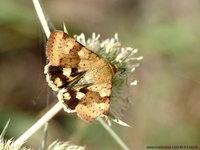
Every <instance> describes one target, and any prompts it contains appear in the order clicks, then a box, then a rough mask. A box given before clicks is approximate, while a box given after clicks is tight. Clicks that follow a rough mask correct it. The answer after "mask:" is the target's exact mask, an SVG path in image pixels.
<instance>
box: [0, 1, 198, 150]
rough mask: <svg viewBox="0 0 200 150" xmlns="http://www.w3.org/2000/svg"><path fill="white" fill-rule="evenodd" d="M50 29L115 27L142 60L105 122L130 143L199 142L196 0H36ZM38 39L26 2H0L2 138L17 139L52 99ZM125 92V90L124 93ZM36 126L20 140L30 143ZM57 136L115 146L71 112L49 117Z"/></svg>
mask: <svg viewBox="0 0 200 150" xmlns="http://www.w3.org/2000/svg"><path fill="white" fill-rule="evenodd" d="M43 6H44V7H45V10H46V13H47V14H48V16H49V19H50V20H51V22H52V23H53V24H54V26H55V27H56V28H57V29H62V23H63V22H65V24H66V27H67V28H68V31H69V33H70V34H71V35H73V34H80V33H81V32H84V33H85V34H86V35H87V36H91V34H92V32H96V33H100V34H101V38H102V39H104V38H108V37H112V36H113V35H114V33H116V32H117V33H119V38H120V40H121V42H122V44H123V45H124V46H131V47H134V48H138V49H139V53H138V54H137V55H138V56H140V55H143V56H144V59H143V60H142V61H141V63H140V67H139V68H137V69H136V71H135V72H134V73H133V74H131V75H130V79H132V80H134V79H137V80H138V85H137V86H134V87H129V88H128V89H129V95H130V96H129V100H130V101H131V103H132V104H131V105H130V106H129V107H128V108H127V110H126V111H124V116H123V117H122V120H124V121H125V122H127V123H129V124H130V125H131V126H132V128H126V127H121V126H119V125H116V124H113V128H114V130H115V131H116V132H117V133H118V134H119V135H120V137H121V138H122V139H123V140H124V141H125V143H127V145H128V146H129V147H130V149H131V150H143V149H146V146H149V145H158V146H159V145H168V146H169V145H197V146H199V148H200V79H199V77H200V58H199V57H200V44H199V43H200V42H199V39H200V31H199V29H200V28H199V27H200V19H199V17H200V1H198V0H167V1H166V0H165V1H164V0H148V1H147V0H110V1H107V0H101V1H97V0H84V1H83V0H82V1H81V0H49V1H43ZM44 47H45V38H44V34H43V31H42V29H41V26H40V23H39V21H38V18H37V16H36V13H35V10H34V7H33V4H32V2H31V1H27V0H17V1H16V0H1V1H0V72H1V73H0V129H1V130H2V129H3V127H4V125H5V124H6V122H7V120H8V119H9V118H10V120H11V122H10V125H9V128H8V130H7V134H6V138H12V137H14V138H17V137H19V136H20V135H21V134H22V133H23V132H24V131H25V130H26V129H28V128H29V127H30V126H31V125H32V124H33V123H34V122H35V121H36V119H37V118H39V116H41V115H42V113H43V112H44V111H45V108H46V106H47V105H48V103H53V102H55V101H56V98H55V94H51V95H52V96H51V98H50V101H47V99H48V98H47V96H46V95H47V92H50V93H51V90H49V89H48V88H47V84H46V81H45V77H44V74H43V67H44V65H45V55H44ZM125 95H126V93H125ZM42 134H43V133H42V130H41V131H40V132H38V133H37V134H36V135H34V136H33V137H32V138H31V139H29V140H28V142H27V143H26V144H27V145H28V146H31V147H33V148H36V149H37V148H38V147H39V146H38V145H40V141H41V139H42ZM56 139H59V140H63V141H71V142H72V143H73V144H78V145H86V147H87V150H120V149H121V148H119V146H118V145H117V144H116V143H115V141H114V140H113V139H112V138H111V137H110V135H109V134H108V133H107V132H106V131H105V130H104V129H103V128H102V126H101V125H99V123H98V122H94V123H92V124H88V123H85V122H83V121H81V120H80V119H78V118H77V116H76V115H75V114H66V113H64V112H61V113H59V114H58V115H57V116H56V117H55V118H54V119H52V120H51V121H50V127H49V133H48V143H51V142H52V141H54V140H56Z"/></svg>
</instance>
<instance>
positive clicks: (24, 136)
mask: <svg viewBox="0 0 200 150" xmlns="http://www.w3.org/2000/svg"><path fill="white" fill-rule="evenodd" d="M62 109H63V107H62V104H60V103H59V102H58V103H57V104H56V105H54V106H53V107H52V108H51V109H50V110H49V111H48V112H47V113H46V114H45V115H44V116H42V117H41V118H40V119H39V120H38V121H37V122H36V123H35V124H34V125H33V126H32V127H31V128H29V129H28V130H27V131H26V132H25V133H24V134H22V135H21V136H20V137H19V138H18V139H17V140H16V141H15V142H14V143H13V145H14V146H17V145H22V144H23V143H24V142H25V141H26V140H27V139H28V138H30V137H31V136H32V135H33V134H34V133H35V132H36V131H38V130H39V129H40V128H41V127H42V126H43V125H44V124H45V123H46V122H48V121H49V120H50V119H51V118H53V117H54V116H55V115H56V114H57V113H58V112H59V111H60V110H62Z"/></svg>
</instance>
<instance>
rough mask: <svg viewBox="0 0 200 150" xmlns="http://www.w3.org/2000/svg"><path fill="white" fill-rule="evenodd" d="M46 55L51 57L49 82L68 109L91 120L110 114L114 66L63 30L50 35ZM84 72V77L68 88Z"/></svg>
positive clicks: (46, 68)
mask: <svg viewBox="0 0 200 150" xmlns="http://www.w3.org/2000/svg"><path fill="white" fill-rule="evenodd" d="M46 54H47V57H48V59H49V64H47V65H46V67H45V74H46V78H47V82H48V83H49V86H51V87H52V89H53V90H55V91H58V95H57V97H58V99H59V100H60V101H61V102H62V103H63V104H64V108H65V110H66V111H73V110H74V111H76V112H77V115H78V116H79V117H80V118H81V119H83V120H85V121H87V122H91V121H93V120H94V119H95V118H96V117H98V116H107V115H108V112H109V107H110V95H111V88H112V84H111V83H112V78H113V76H114V74H115V72H114V67H113V66H112V65H111V64H110V63H109V62H108V61H107V60H105V59H102V58H100V57H99V56H98V55H97V54H95V53H94V52H92V51H90V50H89V49H87V48H86V47H84V46H83V45H81V44H80V43H78V42H77V41H76V40H75V39H73V38H71V37H70V36H69V35H68V34H66V33H64V32H62V31H54V32H53V33H52V34H51V35H50V37H49V40H48V42H47V47H46ZM82 72H85V74H84V76H83V77H82V78H81V79H79V80H78V81H77V83H76V84H75V85H74V87H71V88H70V89H67V87H68V85H69V84H70V83H71V82H72V81H74V80H76V78H77V76H79V75H80V74H81V73H82Z"/></svg>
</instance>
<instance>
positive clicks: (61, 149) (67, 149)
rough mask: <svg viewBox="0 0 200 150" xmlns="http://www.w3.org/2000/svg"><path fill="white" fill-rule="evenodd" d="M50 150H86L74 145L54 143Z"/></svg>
mask: <svg viewBox="0 0 200 150" xmlns="http://www.w3.org/2000/svg"><path fill="white" fill-rule="evenodd" d="M48 150H85V147H83V146H77V145H72V144H70V143H69V142H58V141H55V142H53V143H52V144H51V145H50V146H49V148H48Z"/></svg>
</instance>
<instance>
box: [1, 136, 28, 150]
mask: <svg viewBox="0 0 200 150" xmlns="http://www.w3.org/2000/svg"><path fill="white" fill-rule="evenodd" d="M13 143H14V141H13V140H12V139H10V140H4V139H3V138H0V150H30V149H28V148H26V147H22V145H13Z"/></svg>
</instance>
